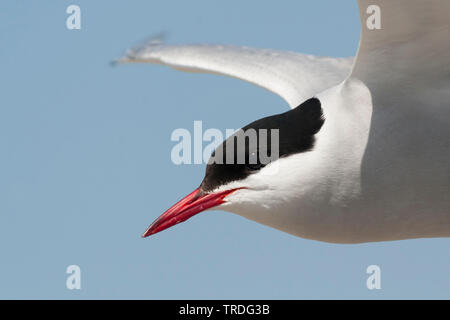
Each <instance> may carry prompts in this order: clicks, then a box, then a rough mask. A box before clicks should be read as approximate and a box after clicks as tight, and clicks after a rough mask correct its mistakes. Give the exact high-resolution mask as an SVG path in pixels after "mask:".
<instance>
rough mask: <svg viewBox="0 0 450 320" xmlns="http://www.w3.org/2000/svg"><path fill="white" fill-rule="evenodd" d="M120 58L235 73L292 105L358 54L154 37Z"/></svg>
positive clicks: (343, 73) (333, 79) (336, 76)
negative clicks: (325, 53)
mask: <svg viewBox="0 0 450 320" xmlns="http://www.w3.org/2000/svg"><path fill="white" fill-rule="evenodd" d="M118 62H119V63H133V62H136V63H157V64H163V65H167V66H170V67H172V68H174V69H177V70H181V71H187V72H201V73H212V74H219V75H225V76H230V77H234V78H238V79H242V80H245V81H248V82H250V83H253V84H256V85H258V86H261V87H263V88H265V89H267V90H269V91H271V92H273V93H275V94H278V95H279V96H281V97H282V98H283V99H284V100H286V101H287V103H288V104H289V105H290V106H291V108H294V107H296V106H297V105H299V104H300V103H302V102H303V101H305V100H306V99H308V98H310V97H312V96H314V95H315V94H317V93H319V92H321V91H322V90H324V89H327V88H329V87H331V86H333V85H336V84H338V83H340V82H341V81H343V80H344V79H345V78H346V77H347V76H348V74H349V73H350V70H351V66H352V63H353V58H328V57H317V56H312V55H306V54H300V53H294V52H281V51H276V50H269V49H255V48H249V47H238V46H231V45H167V44H164V43H160V42H155V41H149V42H147V43H145V44H144V45H142V46H139V47H137V48H134V49H130V50H129V51H128V52H127V54H126V55H125V57H123V58H122V59H120V60H118Z"/></svg>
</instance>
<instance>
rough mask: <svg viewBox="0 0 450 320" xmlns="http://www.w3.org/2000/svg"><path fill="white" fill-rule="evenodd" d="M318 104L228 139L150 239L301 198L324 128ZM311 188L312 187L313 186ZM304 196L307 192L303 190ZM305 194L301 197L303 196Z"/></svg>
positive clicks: (311, 101) (268, 119) (314, 102)
mask: <svg viewBox="0 0 450 320" xmlns="http://www.w3.org/2000/svg"><path fill="white" fill-rule="evenodd" d="M324 121H325V120H324V118H323V113H322V108H321V104H320V101H319V100H318V99H316V98H311V99H309V100H307V101H305V102H304V103H302V104H301V105H299V106H298V107H296V108H294V109H292V110H290V111H288V112H285V113H281V114H277V115H273V116H269V117H266V118H262V119H259V120H257V121H254V122H252V123H250V124H248V125H247V126H245V127H243V128H242V129H241V130H238V131H237V132H236V133H235V134H233V135H232V136H230V137H229V138H227V139H226V140H225V141H224V142H223V143H222V144H221V145H220V146H218V147H217V149H216V150H215V151H214V152H213V154H212V155H211V158H210V159H209V161H208V164H207V166H206V172H205V176H204V178H203V181H202V183H201V184H200V186H199V187H198V188H196V189H195V190H194V191H193V192H191V193H190V194H188V195H187V196H186V197H184V198H183V199H181V200H180V201H178V202H177V203H176V204H174V205H173V206H172V207H170V208H169V209H168V210H167V211H166V212H164V213H163V214H162V215H161V216H159V217H158V218H157V219H156V220H155V221H154V222H153V223H152V224H151V225H150V227H149V228H148V229H147V230H146V231H145V233H144V234H143V235H142V236H143V237H148V236H150V235H152V234H155V233H158V232H160V231H162V230H164V229H167V228H169V227H171V226H174V225H176V224H178V223H180V222H183V221H185V220H187V219H189V218H191V217H192V216H194V215H196V214H198V213H200V212H202V211H205V210H208V209H219V210H225V211H230V212H234V213H237V214H240V215H243V216H246V217H249V218H251V219H254V220H258V218H257V216H258V214H260V213H261V212H264V211H266V212H267V211H273V210H276V208H277V206H280V205H282V204H283V203H285V202H289V200H290V198H291V197H298V196H299V188H298V185H299V183H300V182H302V185H303V184H305V183H306V184H307V185H308V177H312V173H311V171H312V170H311V167H310V164H311V163H312V162H314V163H316V162H317V161H315V160H314V159H311V156H310V154H311V153H312V152H313V150H314V142H315V137H314V136H315V134H316V133H317V132H319V130H320V129H321V127H322V125H323V123H324ZM309 185H310V186H312V185H313V184H309ZM303 190H304V192H303V194H306V193H307V188H303ZM300 193H301V192H300Z"/></svg>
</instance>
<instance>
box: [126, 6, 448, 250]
mask: <svg viewBox="0 0 450 320" xmlns="http://www.w3.org/2000/svg"><path fill="white" fill-rule="evenodd" d="M358 8H359V14H360V19H361V39H360V43H359V48H358V52H357V54H356V58H330V57H317V56H312V55H305V54H300V53H293V52H280V51H276V50H269V49H253V48H248V47H238V46H228V45H167V44H164V43H162V42H156V41H150V42H147V43H145V44H144V45H141V46H138V47H136V48H133V49H130V50H129V51H128V52H127V54H126V55H125V57H123V58H121V59H120V60H119V61H118V62H119V63H158V64H164V65H168V66H171V67H173V68H175V69H177V70H182V71H188V72H203V73H213V74H220V75H225V76H230V77H234V78H238V79H242V80H245V81H248V82H251V83H253V84H256V85H259V86H261V87H263V88H265V89H268V90H270V91H271V92H273V93H275V94H278V95H279V96H281V97H282V98H283V99H284V100H285V101H286V102H287V103H288V104H289V106H290V107H291V110H289V111H287V112H284V113H281V114H277V115H273V116H270V117H266V118H263V119H259V120H256V121H254V122H252V123H250V124H248V125H247V126H245V127H244V128H242V130H243V131H244V132H246V130H249V129H255V130H260V129H268V130H271V129H277V130H278V132H279V134H278V153H279V157H278V158H277V159H276V160H274V161H271V162H269V163H262V162H261V161H260V160H259V158H258V156H256V158H255V157H254V159H256V160H254V161H251V162H252V163H250V161H249V159H250V158H251V155H254V154H259V152H260V151H261V150H259V149H258V148H259V147H258V145H256V146H255V145H249V144H245V145H244V147H243V150H241V151H239V150H238V151H236V149H230V148H228V149H227V148H226V147H225V145H226V143H227V142H228V141H229V140H230V139H235V138H236V137H235V136H234V135H233V136H231V137H229V138H228V139H227V140H226V141H225V142H224V143H223V144H222V145H221V146H220V147H221V148H222V149H221V150H222V155H223V156H224V157H225V156H226V154H227V153H230V152H233V151H235V152H237V153H239V152H241V153H243V154H244V155H245V161H244V162H243V163H239V162H238V163H236V162H232V163H228V162H225V163H220V162H208V164H207V166H206V173H205V176H204V178H203V181H202V182H201V184H200V186H199V187H198V188H197V189H195V190H194V191H193V192H192V193H190V194H189V195H188V196H186V197H185V198H183V199H182V200H180V201H179V202H177V203H176V204H175V205H174V206H172V207H171V208H170V209H168V210H167V211H166V212H165V213H163V214H162V215H161V216H160V217H159V218H157V219H156V220H155V221H154V222H153V224H152V225H151V226H150V227H149V228H148V229H147V230H146V231H145V233H144V234H143V237H147V236H150V235H152V234H155V233H157V232H160V231H162V230H164V229H167V228H169V227H171V226H173V225H175V224H178V223H180V222H183V221H185V220H187V219H189V218H190V217H192V216H194V215H196V214H197V213H199V212H202V211H205V210H208V209H219V210H224V211H228V212H232V213H235V214H238V215H241V216H243V217H245V218H248V219H251V220H254V221H256V222H259V223H262V224H264V225H266V226H270V227H273V228H276V229H278V230H281V231H284V232H287V233H290V234H292V235H295V236H299V237H302V238H307V239H314V240H319V241H326V242H333V243H361V242H373V241H390V240H401V239H411V238H430V237H449V236H450V196H449V195H450V37H449V35H450V1H448V0H428V1H423V0H396V1H393V0H358ZM372 13H374V14H375V13H376V14H377V15H378V17H374V16H372V15H371V14H372ZM376 18H378V19H379V21H377V22H376V23H374V24H373V25H371V24H370V22H371V21H369V20H370V19H372V20H373V19H376ZM372 22H373V21H372ZM216 152H218V149H216V151H215V153H216ZM215 153H213V155H212V156H214V155H215ZM274 169H276V170H275V171H274ZM274 172H275V174H273V173H274Z"/></svg>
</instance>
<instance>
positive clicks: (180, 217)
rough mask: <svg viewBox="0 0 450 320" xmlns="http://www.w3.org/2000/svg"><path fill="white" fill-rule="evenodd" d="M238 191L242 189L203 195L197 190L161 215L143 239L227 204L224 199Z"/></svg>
mask: <svg viewBox="0 0 450 320" xmlns="http://www.w3.org/2000/svg"><path fill="white" fill-rule="evenodd" d="M238 189H240V188H237V189H231V190H225V191H220V192H215V193H203V192H202V191H201V190H200V189H199V188H197V189H195V190H194V191H193V192H191V193H190V194H188V195H187V196H186V197H184V198H183V199H181V200H180V201H178V202H177V203H175V204H174V205H173V206H172V207H170V208H169V209H168V210H167V211H166V212H164V213H163V214H162V215H160V216H159V217H158V219H156V220H155V221H154V222H153V223H152V224H151V225H150V227H148V229H147V230H146V231H145V232H144V234H143V235H142V237H143V238H146V237H148V236H150V235H152V234H155V233H158V232H160V231H163V230H164V229H167V228H170V227H172V226H174V225H176V224H178V223H180V222H183V221H186V220H187V219H189V218H190V217H192V216H194V215H196V214H197V213H200V212H202V211H205V210H207V209H209V208H212V207H215V206H218V205H220V204H222V203H224V202H225V200H224V198H225V197H226V196H228V195H229V194H231V193H233V192H234V191H236V190H238Z"/></svg>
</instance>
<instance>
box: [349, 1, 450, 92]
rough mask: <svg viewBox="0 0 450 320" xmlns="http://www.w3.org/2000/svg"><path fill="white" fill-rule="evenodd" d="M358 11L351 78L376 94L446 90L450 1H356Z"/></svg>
mask: <svg viewBox="0 0 450 320" xmlns="http://www.w3.org/2000/svg"><path fill="white" fill-rule="evenodd" d="M358 7H359V13H360V18H361V27H362V31H361V40H360V44H359V49H358V54H357V58H356V61H355V65H354V67H353V70H352V76H354V77H357V78H359V79H360V80H362V81H363V82H364V83H366V84H367V85H368V86H369V88H370V89H371V91H374V92H375V93H376V92H377V91H379V90H380V89H381V91H382V92H389V90H390V88H395V91H396V92H399V91H401V90H402V89H404V90H408V91H409V92H411V91H412V90H416V89H417V88H421V89H423V88H429V87H431V86H433V87H434V88H437V87H439V86H441V87H442V86H445V87H446V89H448V88H449V83H450V80H449V79H450V1H449V0H426V1H423V0H358ZM374 19H375V20H374ZM377 23H378V24H379V25H378V26H377Z"/></svg>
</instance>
